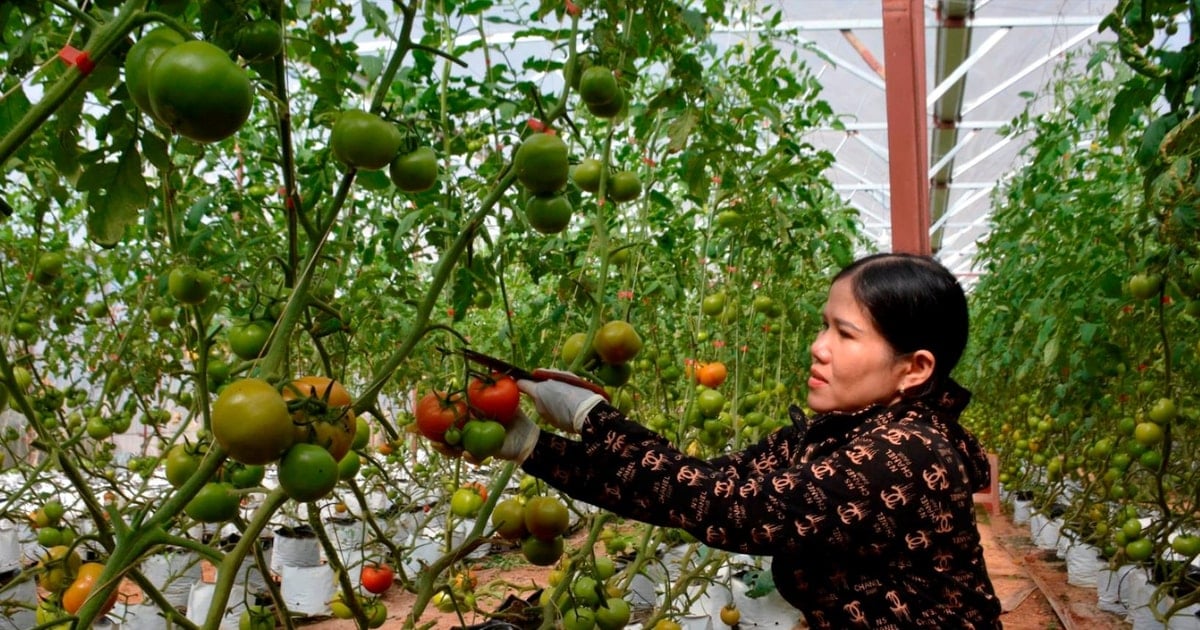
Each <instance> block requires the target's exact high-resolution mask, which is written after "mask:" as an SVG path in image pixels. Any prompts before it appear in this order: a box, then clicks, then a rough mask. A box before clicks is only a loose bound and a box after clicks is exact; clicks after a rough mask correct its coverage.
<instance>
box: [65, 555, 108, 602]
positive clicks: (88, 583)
mask: <svg viewBox="0 0 1200 630" xmlns="http://www.w3.org/2000/svg"><path fill="white" fill-rule="evenodd" d="M103 572H104V565H103V564H100V563H99V562H85V563H84V564H82V565H80V567H79V571H77V572H76V574H75V581H74V582H72V583H71V585H70V586H68V587H67V590H66V591H64V592H63V596H62V607H63V610H65V611H67V612H68V613H70V614H72V615H73V614H75V613H76V612H78V611H79V609H80V608H81V607H82V606H83V603H84V602H85V601H87V599H88V597H90V596H91V594H92V590H93V589H94V588H95V587H96V580H97V579H99V577H100V574H101V573H103ZM116 603H117V589H115V588H114V589H113V591H112V594H110V595H109V596H108V600H107V601H105V602H104V605H103V606H102V607H101V608H100V614H102V615H103V614H105V613H107V612H108V611H109V610H112V607H113V606H114V605H115V604H116Z"/></svg>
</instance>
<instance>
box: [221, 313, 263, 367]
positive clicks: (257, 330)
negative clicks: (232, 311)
mask: <svg viewBox="0 0 1200 630" xmlns="http://www.w3.org/2000/svg"><path fill="white" fill-rule="evenodd" d="M271 328H272V326H271V324H270V323H269V322H264V321H257V320H256V321H251V322H246V323H244V324H239V325H237V326H233V327H231V328H230V329H229V348H230V349H231V350H233V353H234V354H236V355H237V356H238V358H240V359H242V360H244V361H250V360H252V359H257V358H258V357H260V356H262V352H263V349H264V348H266V346H267V339H268V338H269V337H270V336H271Z"/></svg>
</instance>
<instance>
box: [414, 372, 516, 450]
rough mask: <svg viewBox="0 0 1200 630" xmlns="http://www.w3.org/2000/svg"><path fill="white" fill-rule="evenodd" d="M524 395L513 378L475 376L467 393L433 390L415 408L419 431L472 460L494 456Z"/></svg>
mask: <svg viewBox="0 0 1200 630" xmlns="http://www.w3.org/2000/svg"><path fill="white" fill-rule="evenodd" d="M520 405H521V392H520V390H519V389H517V382H516V381H515V380H513V378H512V377H511V376H507V375H504V374H499V373H493V374H490V375H481V376H476V377H473V378H472V379H471V381H470V383H469V384H468V385H467V388H466V391H465V392H455V393H447V392H443V391H432V392H429V393H428V394H425V396H423V397H422V398H421V399H420V400H419V401H418V402H417V408H416V414H415V416H416V422H415V423H414V424H415V426H416V430H417V431H418V432H420V433H421V435H423V436H424V437H425V438H426V439H428V440H431V441H432V442H434V443H436V444H437V445H438V446H443V447H449V448H451V449H455V450H457V449H461V450H462V451H464V452H466V453H467V455H469V456H470V458H471V459H472V460H473V461H476V462H482V461H483V460H485V459H487V458H489V457H491V456H493V455H495V454H496V453H498V452H499V451H500V448H501V447H502V446H503V445H504V438H505V436H506V435H507V430H508V427H509V426H511V425H512V423H513V421H514V420H515V419H516V417H517V413H518V412H519V409H520Z"/></svg>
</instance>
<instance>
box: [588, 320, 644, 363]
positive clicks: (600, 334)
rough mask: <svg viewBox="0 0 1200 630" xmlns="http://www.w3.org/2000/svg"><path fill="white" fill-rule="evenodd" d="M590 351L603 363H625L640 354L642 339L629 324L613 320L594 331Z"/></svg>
mask: <svg viewBox="0 0 1200 630" xmlns="http://www.w3.org/2000/svg"><path fill="white" fill-rule="evenodd" d="M592 349H593V350H595V351H596V354H598V355H600V359H601V360H603V361H604V362H605V363H625V362H627V361H629V360H630V359H632V358H634V357H635V356H637V354H638V352H641V350H642V338H641V336H639V335H638V333H637V331H636V330H634V328H633V325H632V324H630V323H629V322H626V321H623V320H619V319H618V320H613V321H610V322H608V323H606V324H604V325H603V326H601V327H600V329H599V330H597V331H596V336H595V337H594V338H593V339H592Z"/></svg>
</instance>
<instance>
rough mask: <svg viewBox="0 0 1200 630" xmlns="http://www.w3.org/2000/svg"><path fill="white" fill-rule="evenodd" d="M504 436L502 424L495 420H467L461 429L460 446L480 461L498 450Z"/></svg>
mask: <svg viewBox="0 0 1200 630" xmlns="http://www.w3.org/2000/svg"><path fill="white" fill-rule="evenodd" d="M504 437H505V431H504V425H502V424H500V423H499V422H496V421H495V420H468V421H467V424H466V425H464V426H463V430H462V446H463V448H464V449H466V451H467V452H468V453H470V454H471V457H473V458H475V461H480V462H481V461H483V460H485V459H487V458H489V457H491V456H493V455H495V454H496V453H498V452H499V451H500V447H502V446H504Z"/></svg>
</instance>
